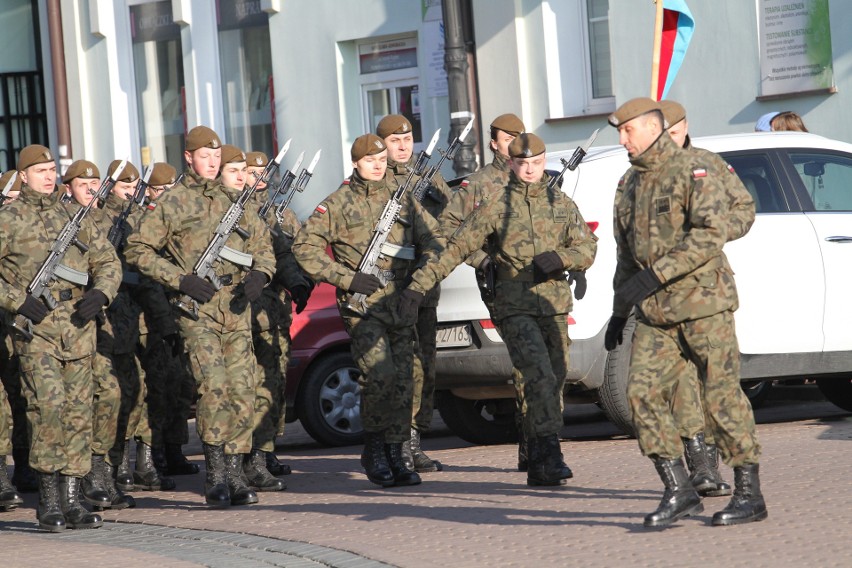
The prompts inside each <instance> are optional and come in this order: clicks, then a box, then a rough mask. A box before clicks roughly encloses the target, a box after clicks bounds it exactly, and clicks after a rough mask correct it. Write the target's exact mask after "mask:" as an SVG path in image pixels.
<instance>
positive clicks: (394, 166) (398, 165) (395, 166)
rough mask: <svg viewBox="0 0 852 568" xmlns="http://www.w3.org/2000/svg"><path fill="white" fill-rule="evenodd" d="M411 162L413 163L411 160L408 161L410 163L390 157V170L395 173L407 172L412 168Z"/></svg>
mask: <svg viewBox="0 0 852 568" xmlns="http://www.w3.org/2000/svg"><path fill="white" fill-rule="evenodd" d="M412 158H413V157H412ZM409 164H411V160H409V161H408V164H403V163H402V162H397V161H395V160H391V159H390V158H388V171H391V172H393V174H394V175H400V174H407V173H408V171H409V170H410V167H409Z"/></svg>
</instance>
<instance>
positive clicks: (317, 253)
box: [293, 173, 444, 315]
mask: <svg viewBox="0 0 852 568" xmlns="http://www.w3.org/2000/svg"><path fill="white" fill-rule="evenodd" d="M388 181H389V180H388V178H384V179H382V180H379V181H370V182H368V181H364V180H363V179H361V178H360V177H359V176H358V174H357V173H353V174H352V176H351V177H350V178H349V179H348V180H346V181H344V182H343V185H341V186H340V187H339V188H338V189H337V191H335V192H334V193H332V194H331V195H329V196H328V197H326V198H325V200H324V201H323V202H322V203H320V204H319V205H317V207H316V209H315V210H314V212H313V214H312V215H311V216H310V217H309V218H308V220H307V221H305V224H304V225H303V226H302V229H301V230H300V231H299V233H298V234H297V235H296V241H295V243H294V244H293V254H295V255H296V259H297V260H298V261H299V264H300V265H301V266H302V268H303V269H304V270H305V272H307V273H308V275H309V276H310V277H311V278H313V279H315V280H319V281H323V282H328V283H329V284H331V285H333V286H336V287H337V288H338V291H337V303H338V306H339V307H340V309H341V313H342V314H345V315H355V314H354V313H353V312H352V311H351V310H347V309H346V308H345V306H346V304H347V303H348V301H349V298H350V296H351V294H350V293H349V287H350V286H351V285H352V278H353V277H354V276H355V271H356V269H357V267H358V264H359V263H360V262H361V258H362V257H363V256H364V252H365V251H366V250H367V247H368V246H369V244H370V240H371V239H372V237H373V230H374V229H375V227H376V222H377V221H378V220H379V217H380V216H381V214H382V211H383V210H384V208H385V205H386V204H387V202H388V201H389V200H390V198H391V196H392V192H393V191H394V189H396V188H395V187H393V186H389V185H388ZM394 185H395V183H394ZM400 217H401V218H402V219H404V220H405V222H404V223H403V222H398V223H395V224H394V226H393V228H392V229H391V232H390V236H389V237H388V240H387V242H388V243H390V244H391V245H397V246H398V247H401V248H402V251H401V252H400V253H394V254H395V255H396V256H390V255H387V254H383V255H382V256H381V257H380V259H379V264H378V267H379V268H380V269H382V270H386V271H392V272H393V273H394V277H393V279H392V280H391V281H390V282H389V283H388V285H387V286H386V287H385V288H384V289H382V290H379V291H377V292H376V293H375V294H373V295H371V296H370V297H369V298H368V300H367V304H368V307H369V306H372V305H375V304H377V303H379V302H382V304H387V302H388V300H387V298H388V297H389V296H391V295H393V294H394V292H395V291H396V290H397V289H398V288H399V287H400V284H401V283H402V282H404V281H405V280H407V279H408V277H409V276H410V274H411V272H413V271H414V269H415V268H416V266H418V265H419V264H422V263H423V262H425V261H426V259H427V258H428V257H429V256H430V255H432V254H434V253H435V252H437V251H440V250H443V247H444V238H443V237H442V236H441V235H440V231H439V229H438V222H437V221H435V219H434V218H433V217H432V216H431V215H429V214H428V213H427V212H426V211H425V210H424V209H423V207H422V206H421V205H420V204H419V203H417V201H416V200H414V199H413V198H412V197H411V194H410V193H406V197H405V201H404V204H403V208H402V211H401V213H400ZM329 247H331V254H332V256H333V258H331V257H329V255H328V253H327V252H326V250H327V249H328V248H329ZM406 252H407V253H409V254H405V253H406ZM410 253H413V254H410ZM405 256H410V257H411V258H408V259H407V258H405Z"/></svg>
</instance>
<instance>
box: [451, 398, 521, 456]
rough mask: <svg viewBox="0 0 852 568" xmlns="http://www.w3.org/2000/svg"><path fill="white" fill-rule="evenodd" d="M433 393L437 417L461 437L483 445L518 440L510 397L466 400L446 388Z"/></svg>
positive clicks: (513, 403) (513, 404)
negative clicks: (436, 404) (435, 398)
mask: <svg viewBox="0 0 852 568" xmlns="http://www.w3.org/2000/svg"><path fill="white" fill-rule="evenodd" d="M436 394H437V399H438V412H439V413H440V415H441V419H442V420H443V421H444V424H446V425H447V427H448V428H449V429H450V430H452V432H453V434H455V435H456V436H458V437H459V438H461V439H462V440H464V441H466V442H470V443H471V444H478V445H486V446H487V445H493V444H508V443H514V442H517V441H518V431H517V428H516V427H515V410H514V409H515V401H514V399H496V400H469V399H465V398H460V397H458V396H456V395H454V394H453V393H451V392H449V391H439V392H438V393H436ZM495 409H496V410H495Z"/></svg>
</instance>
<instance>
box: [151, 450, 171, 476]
mask: <svg viewBox="0 0 852 568" xmlns="http://www.w3.org/2000/svg"><path fill="white" fill-rule="evenodd" d="M151 460H152V461H153V462H154V467H156V468H157V472H158V473H159V474H160V475H168V474H167V473H166V470H167V469H168V468H169V464H168V463H167V462H166V450H165V449H164V448H163V446H155V445H154V444H151Z"/></svg>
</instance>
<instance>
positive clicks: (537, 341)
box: [399, 133, 597, 486]
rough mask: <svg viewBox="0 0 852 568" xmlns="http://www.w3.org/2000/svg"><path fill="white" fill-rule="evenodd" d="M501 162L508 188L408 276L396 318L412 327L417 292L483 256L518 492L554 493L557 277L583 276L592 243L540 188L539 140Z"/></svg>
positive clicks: (559, 386) (559, 345)
mask: <svg viewBox="0 0 852 568" xmlns="http://www.w3.org/2000/svg"><path fill="white" fill-rule="evenodd" d="M509 155H510V156H511V162H510V167H511V170H512V175H511V177H510V181H509V184H508V185H507V186H506V188H505V189H504V191H503V192H502V193H498V194H496V195H494V196H493V197H492V198H491V199H489V200H488V201H486V202H484V203H481V204H480V206H479V208H478V209H477V210H476V211H475V212H474V213H473V214H472V215H470V216H469V217H468V218H467V220H466V221H465V224H464V226H463V227H462V228H461V229H460V230H459V231H458V232H456V234H455V235H453V237H452V238H451V239H450V241H449V243H448V245H447V250H446V251H445V252H444V253H443V254H441V255H440V256H439V257H438V258H437V259H434V260H432V261H430V262H429V263H428V264H427V265H426V266H425V267H423V268H421V269H420V270H418V271H417V272H415V273H414V276H413V279H412V280H413V282H412V284H411V285H410V286H409V287H408V289H407V290H405V291H404V292H403V294H402V299H401V300H400V303H399V314H400V317H401V318H402V319H403V320H406V319H409V318H411V317H412V315H413V314H414V313H416V308H417V306H418V305H419V304H420V302H421V301H422V300H423V297H424V296H423V294H424V293H425V292H427V291H428V290H430V289H432V287H433V286H435V284H436V283H438V282H440V281H441V280H443V279H444V278H445V277H446V276H447V275H448V274H449V273H450V272H451V271H452V270H453V269H454V268H455V267H456V266H458V264H459V263H461V262H462V261H464V259H465V258H467V257H469V256H470V255H471V254H472V253H473V252H475V251H477V250H479V249H481V248H482V247H483V246H486V247H487V248H486V252H487V253H488V255H489V257H490V258H492V259H493V262H495V263H496V265H497V271H496V285H495V289H494V294H495V298H494V304H493V306H494V307H493V310H494V317H495V321H496V322H497V324H498V325H499V326H500V332H501V333H502V335H503V340H504V341H505V342H506V347H507V348H508V349H509V356H510V357H511V358H512V364H513V365H514V367H515V368H516V369H518V371H519V372H520V374H521V376H522V378H523V379H522V381H523V385H524V398H525V400H526V406H527V411H526V414H525V417H524V429H525V432H526V435H527V439H528V445H529V468H528V471H527V484H529V485H545V486H548V485H561V484H564V483H565V479H568V478H570V477H572V476H573V473H572V472H571V470H570V469H569V468H568V467H567V466H566V465H565V464H564V463H563V461H562V453H561V449H560V444H559V434H558V433H559V430H560V429H561V427H562V390H563V387H564V383H565V377H566V374H567V372H568V346H569V344H570V340H569V339H568V322H567V315H568V313H569V312H570V310H571V289H570V286H569V284H568V282H567V280H566V279H565V276H564V271H565V270H585V269H586V268H588V267H589V266H590V265H591V264H592V261H593V260H594V257H595V252H596V250H597V243H596V241H597V238H596V237H595V236H594V235H593V234H592V233H591V231H590V230H589V228H588V226H587V225H586V222H585V221H584V220H583V217H582V215H580V211H579V210H578V209H577V206H576V205H575V204H574V202H573V201H571V199H570V198H569V197H568V196H566V195H565V194H563V193H562V192H561V191H560V190H559V188H557V187H549V183H548V182H549V181H550V176H549V175H547V174H546V173H545V171H544V169H545V163H546V155H545V146H544V142H542V141H541V139H540V138H539V137H538V136H536V135H535V134H528V133H525V134H520V135H519V136H518V137H516V138H515V139H514V140H513V141H512V143H511V144H510V145H509ZM409 321H410V319H409Z"/></svg>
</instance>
